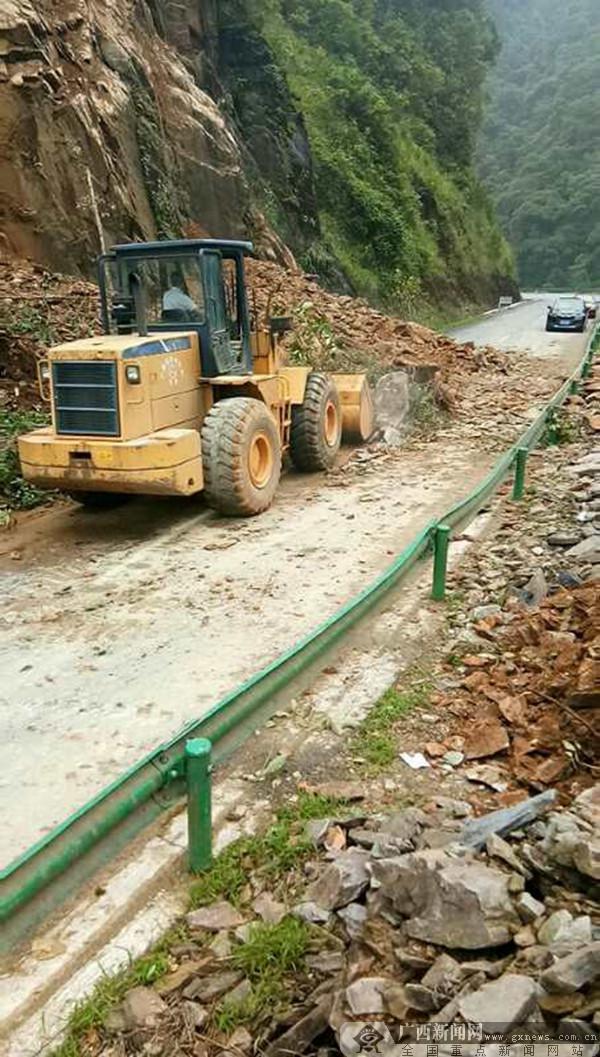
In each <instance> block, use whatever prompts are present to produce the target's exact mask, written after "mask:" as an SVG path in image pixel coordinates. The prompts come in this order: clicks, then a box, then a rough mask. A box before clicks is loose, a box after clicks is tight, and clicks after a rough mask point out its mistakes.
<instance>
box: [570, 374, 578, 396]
mask: <svg viewBox="0 0 600 1057" xmlns="http://www.w3.org/2000/svg"><path fill="white" fill-rule="evenodd" d="M569 392H570V393H571V396H577V393H578V392H579V382H578V381H577V379H576V378H574V379H573V381H572V382H571V384H570V386H569Z"/></svg>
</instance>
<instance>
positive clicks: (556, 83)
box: [480, 0, 600, 288]
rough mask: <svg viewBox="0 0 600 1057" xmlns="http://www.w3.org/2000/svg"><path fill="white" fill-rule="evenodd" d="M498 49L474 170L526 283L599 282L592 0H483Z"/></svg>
mask: <svg viewBox="0 0 600 1057" xmlns="http://www.w3.org/2000/svg"><path fill="white" fill-rule="evenodd" d="M488 3H489V7H490V10H491V13H492V14H493V17H494V19H495V20H496V23H497V26H498V30H499V34H500V38H501V42H502V50H501V54H500V57H499V60H498V63H497V66H496V69H495V71H494V72H493V74H492V75H491V76H490V80H489V93H490V107H489V111H488V115H487V120H486V122H485V126H484V130H483V137H482V144H481V148H480V170H481V174H482V176H483V179H484V182H485V183H486V185H487V186H488V187H489V189H490V191H491V193H492V196H493V198H494V201H495V203H496V205H497V207H498V210H499V213H500V216H501V218H502V221H503V223H504V228H505V231H506V232H507V234H508V236H509V238H510V240H511V242H512V243H513V245H514V247H515V248H516V250H517V253H518V263H519V273H520V278H521V282H522V284H523V285H524V286H525V287H530V288H531V287H536V286H537V287H544V286H545V287H550V288H552V287H564V286H567V287H569V286H571V287H579V288H583V287H586V286H588V287H589V286H594V285H596V286H597V285H598V284H600V79H599V78H598V62H599V61H600V26H599V24H598V4H597V0H567V2H564V0H488Z"/></svg>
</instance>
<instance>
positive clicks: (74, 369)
mask: <svg viewBox="0 0 600 1057" xmlns="http://www.w3.org/2000/svg"><path fill="white" fill-rule="evenodd" d="M52 389H53V393H54V412H55V415H56V432H57V433H70V434H84V435H95V436H102V437H117V436H118V435H119V402H118V394H117V365H116V363H114V362H113V361H112V360H68V361H67V360H61V361H58V362H56V363H53V364H52Z"/></svg>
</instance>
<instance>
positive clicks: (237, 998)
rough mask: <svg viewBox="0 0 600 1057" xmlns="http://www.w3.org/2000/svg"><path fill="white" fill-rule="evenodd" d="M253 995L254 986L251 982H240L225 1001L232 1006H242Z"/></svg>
mask: <svg viewBox="0 0 600 1057" xmlns="http://www.w3.org/2000/svg"><path fill="white" fill-rule="evenodd" d="M251 994H252V984H251V983H250V981H249V980H245V979H244V980H240V982H239V984H237V985H236V986H235V987H234V988H233V990H231V991H230V992H229V994H228V995H226V998H225V1001H226V1002H227V1004H228V1005H230V1006H240V1005H241V1004H242V1002H245V1001H246V999H247V998H250V995H251Z"/></svg>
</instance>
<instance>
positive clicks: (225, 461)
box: [202, 396, 281, 517]
mask: <svg viewBox="0 0 600 1057" xmlns="http://www.w3.org/2000/svg"><path fill="white" fill-rule="evenodd" d="M202 465H203V469H204V494H205V497H206V501H207V503H208V504H209V506H212V507H214V509H215V510H218V511H220V513H221V514H229V515H231V516H234V517H252V516H253V515H254V514H261V513H262V512H263V510H266V509H267V507H269V506H270V505H271V503H272V502H273V497H274V495H275V492H276V491H277V486H278V484H279V476H280V473H281V442H280V439H279V430H278V428H277V425H276V422H275V419H274V418H273V415H272V414H271V412H270V411H269V409H268V408H267V407H265V405H264V404H263V403H261V401H260V400H253V399H252V398H251V397H246V396H241V397H232V398H231V399H230V400H222V401H220V402H219V403H218V404H215V405H214V407H212V408H211V409H210V411H209V412H208V415H207V416H206V418H205V419H204V425H203V426H202Z"/></svg>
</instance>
